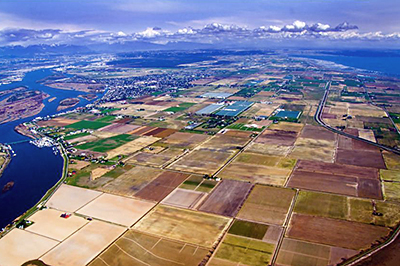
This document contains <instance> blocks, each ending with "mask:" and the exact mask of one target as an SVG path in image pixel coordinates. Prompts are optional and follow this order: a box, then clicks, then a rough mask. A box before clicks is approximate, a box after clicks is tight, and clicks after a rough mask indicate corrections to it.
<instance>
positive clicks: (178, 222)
mask: <svg viewBox="0 0 400 266" xmlns="http://www.w3.org/2000/svg"><path fill="white" fill-rule="evenodd" d="M229 221H230V218H227V217H223V216H218V215H213V214H208V213H202V212H197V211H190V210H184V209H178V208H173V207H167V206H163V205H159V206H157V207H156V208H155V209H153V210H152V211H151V212H150V213H148V214H147V215H146V216H145V217H144V218H143V219H141V220H140V221H139V222H138V223H137V224H135V225H134V227H133V228H134V229H136V230H139V231H141V232H146V233H149V234H154V235H157V236H160V237H166V238H170V239H174V240H178V241H184V242H185V241H186V242H187V243H190V244H194V245H199V246H202V247H207V248H210V247H212V246H213V244H214V243H215V241H217V239H218V238H219V237H220V236H221V235H222V234H223V232H224V231H225V230H226V229H227V226H228V223H229Z"/></svg>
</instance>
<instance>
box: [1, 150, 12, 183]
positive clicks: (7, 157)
mask: <svg viewBox="0 0 400 266" xmlns="http://www.w3.org/2000/svg"><path fill="white" fill-rule="evenodd" d="M0 146H4V145H3V144H1V143H0ZM6 153H7V156H6V158H5V160H4V163H3V164H2V165H1V167H0V178H1V176H2V175H3V172H4V170H5V169H6V168H7V166H8V164H9V163H10V162H11V154H10V151H9V150H8V149H6Z"/></svg>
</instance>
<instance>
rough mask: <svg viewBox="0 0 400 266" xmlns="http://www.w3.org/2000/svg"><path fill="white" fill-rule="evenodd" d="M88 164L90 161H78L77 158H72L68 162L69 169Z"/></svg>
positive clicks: (77, 168) (79, 168)
mask: <svg viewBox="0 0 400 266" xmlns="http://www.w3.org/2000/svg"><path fill="white" fill-rule="evenodd" d="M88 165H90V162H86V161H78V160H73V162H72V160H71V161H70V162H69V164H68V168H70V169H76V170H81V169H83V168H85V167H86V166H88Z"/></svg>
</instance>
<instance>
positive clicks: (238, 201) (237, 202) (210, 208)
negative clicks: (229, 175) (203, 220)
mask: <svg viewBox="0 0 400 266" xmlns="http://www.w3.org/2000/svg"><path fill="white" fill-rule="evenodd" d="M252 186H253V185H252V184H250V183H245V182H240V181H235V180H223V181H222V182H221V183H220V184H219V185H218V187H217V188H215V189H214V190H213V192H212V193H211V194H210V195H209V196H208V197H207V199H206V200H205V201H204V202H203V204H202V205H201V206H200V208H199V210H200V211H204V212H210V213H215V214H220V215H224V216H229V217H234V216H235V215H236V213H237V212H238V208H239V207H240V206H241V205H242V203H243V201H244V200H245V198H246V196H247V194H248V193H249V191H250V189H251V188H252Z"/></svg>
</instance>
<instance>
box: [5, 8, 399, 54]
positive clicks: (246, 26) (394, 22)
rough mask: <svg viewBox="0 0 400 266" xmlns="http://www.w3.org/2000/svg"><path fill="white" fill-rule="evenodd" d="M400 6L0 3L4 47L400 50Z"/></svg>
mask: <svg viewBox="0 0 400 266" xmlns="http://www.w3.org/2000/svg"><path fill="white" fill-rule="evenodd" d="M399 11H400V7H399V5H398V4H396V1H385V2H384V3H382V2H380V1H376V0H373V1H363V2H354V1H351V0H340V1H324V2H322V3H321V2H319V1H313V0H309V1H305V2H304V1H302V2H301V3H299V2H298V1H294V0H290V1H285V2H284V3H278V2H277V1H253V2H252V3H251V4H249V3H247V4H246V3H241V2H240V1H230V2H229V3H226V2H223V3H214V2H212V1H205V2H204V1H201V2H200V1H171V0H168V1H151V2H144V1H126V0H119V1H113V2H112V3H111V2H107V1H92V0H90V1H85V2H83V3H81V2H78V1H75V0H68V1H62V2H61V3H60V2H58V1H57V2H52V1H35V2H31V1H24V0H17V1H13V2H3V3H0V46H16V45H21V46H25V47H26V46H30V45H39V44H43V45H62V44H66V45H80V46H93V45H113V44H127V43H135V42H136V43H137V42H145V43H150V44H156V45H161V46H162V45H164V46H165V45H168V44H171V43H194V44H202V45H213V46H216V47H217V48H218V47H220V48H227V47H229V46H230V45H231V44H232V43H235V47H242V48H252V47H268V46H277V47H280V46H281V47H299V48H302V47H309V48H340V47H345V48H383V49H386V48H396V47H398V45H399V44H400V18H399V16H397V14H398V13H399Z"/></svg>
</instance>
